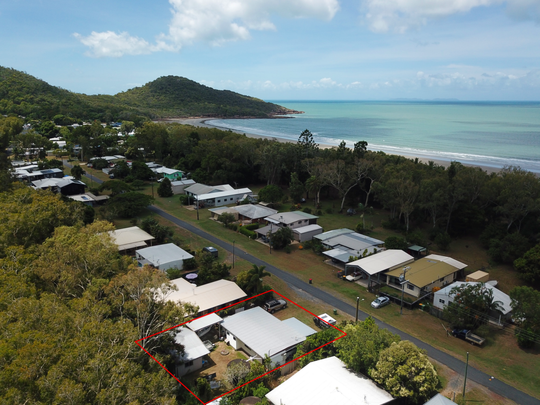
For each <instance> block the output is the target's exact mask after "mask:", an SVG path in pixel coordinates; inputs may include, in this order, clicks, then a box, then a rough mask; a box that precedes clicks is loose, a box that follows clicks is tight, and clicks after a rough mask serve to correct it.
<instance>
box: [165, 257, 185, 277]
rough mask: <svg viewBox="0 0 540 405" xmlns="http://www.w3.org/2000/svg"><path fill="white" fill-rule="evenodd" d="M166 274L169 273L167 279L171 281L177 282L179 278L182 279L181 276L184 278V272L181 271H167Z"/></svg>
mask: <svg viewBox="0 0 540 405" xmlns="http://www.w3.org/2000/svg"><path fill="white" fill-rule="evenodd" d="M184 263H185V261H184ZM165 273H167V277H169V280H176V279H177V278H180V276H182V270H179V269H167V270H166V271H165Z"/></svg>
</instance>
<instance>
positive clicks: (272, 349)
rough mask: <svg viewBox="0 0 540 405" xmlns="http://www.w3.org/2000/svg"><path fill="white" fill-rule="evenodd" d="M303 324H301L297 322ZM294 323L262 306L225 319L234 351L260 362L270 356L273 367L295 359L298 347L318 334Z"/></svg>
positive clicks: (228, 340)
mask: <svg viewBox="0 0 540 405" xmlns="http://www.w3.org/2000/svg"><path fill="white" fill-rule="evenodd" d="M297 322H300V321H297ZM297 322H295V321H288V322H285V321H281V320H279V319H278V318H276V317H275V316H273V315H271V314H270V313H268V312H266V311H265V310H264V309H262V308H261V307H255V308H251V309H248V310H247V311H243V312H239V313H237V314H234V315H232V316H229V317H227V318H225V319H224V320H223V323H222V324H221V327H222V328H223V329H225V331H226V332H227V337H226V341H227V342H228V343H229V344H230V345H231V346H232V347H234V348H235V349H237V350H238V349H243V350H245V351H246V352H247V353H249V354H251V355H252V356H255V357H256V358H257V359H263V358H264V357H265V355H267V356H268V357H270V359H271V360H272V365H273V366H275V365H276V364H277V363H280V364H281V365H283V364H285V363H286V362H287V361H289V360H292V358H293V357H292V356H293V355H294V354H295V353H296V346H298V345H299V344H300V343H302V342H303V341H305V340H306V337H307V336H310V335H312V334H315V333H316V331H315V330H314V329H312V328H310V327H309V326H307V325H304V326H302V327H300V326H299V325H298V323H297Z"/></svg>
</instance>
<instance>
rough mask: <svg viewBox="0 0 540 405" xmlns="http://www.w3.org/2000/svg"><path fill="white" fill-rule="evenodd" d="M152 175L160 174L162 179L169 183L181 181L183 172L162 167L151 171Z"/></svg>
mask: <svg viewBox="0 0 540 405" xmlns="http://www.w3.org/2000/svg"><path fill="white" fill-rule="evenodd" d="M152 171H153V172H154V173H158V174H162V175H163V177H164V178H167V179H169V180H171V181H176V180H182V176H183V175H184V172H183V171H181V170H176V169H169V168H168V167H165V166H162V167H159V168H157V169H153V170H152Z"/></svg>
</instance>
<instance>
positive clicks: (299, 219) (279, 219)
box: [264, 211, 319, 229]
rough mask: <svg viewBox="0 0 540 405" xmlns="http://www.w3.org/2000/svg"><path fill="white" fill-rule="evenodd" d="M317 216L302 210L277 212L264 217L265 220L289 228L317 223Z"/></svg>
mask: <svg viewBox="0 0 540 405" xmlns="http://www.w3.org/2000/svg"><path fill="white" fill-rule="evenodd" d="M318 218H319V217H318V216H316V215H311V214H308V213H306V212H302V211H291V212H278V213H277V214H273V215H269V216H267V217H266V218H264V219H265V220H266V221H268V222H270V223H272V224H275V225H277V226H280V227H284V226H286V227H289V228H291V229H295V228H300V227H302V226H307V225H312V224H316V223H317V219H318Z"/></svg>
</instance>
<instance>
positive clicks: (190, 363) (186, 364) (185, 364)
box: [184, 360, 193, 367]
mask: <svg viewBox="0 0 540 405" xmlns="http://www.w3.org/2000/svg"><path fill="white" fill-rule="evenodd" d="M192 365H193V360H191V361H188V362H187V363H184V367H190V366H192Z"/></svg>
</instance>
